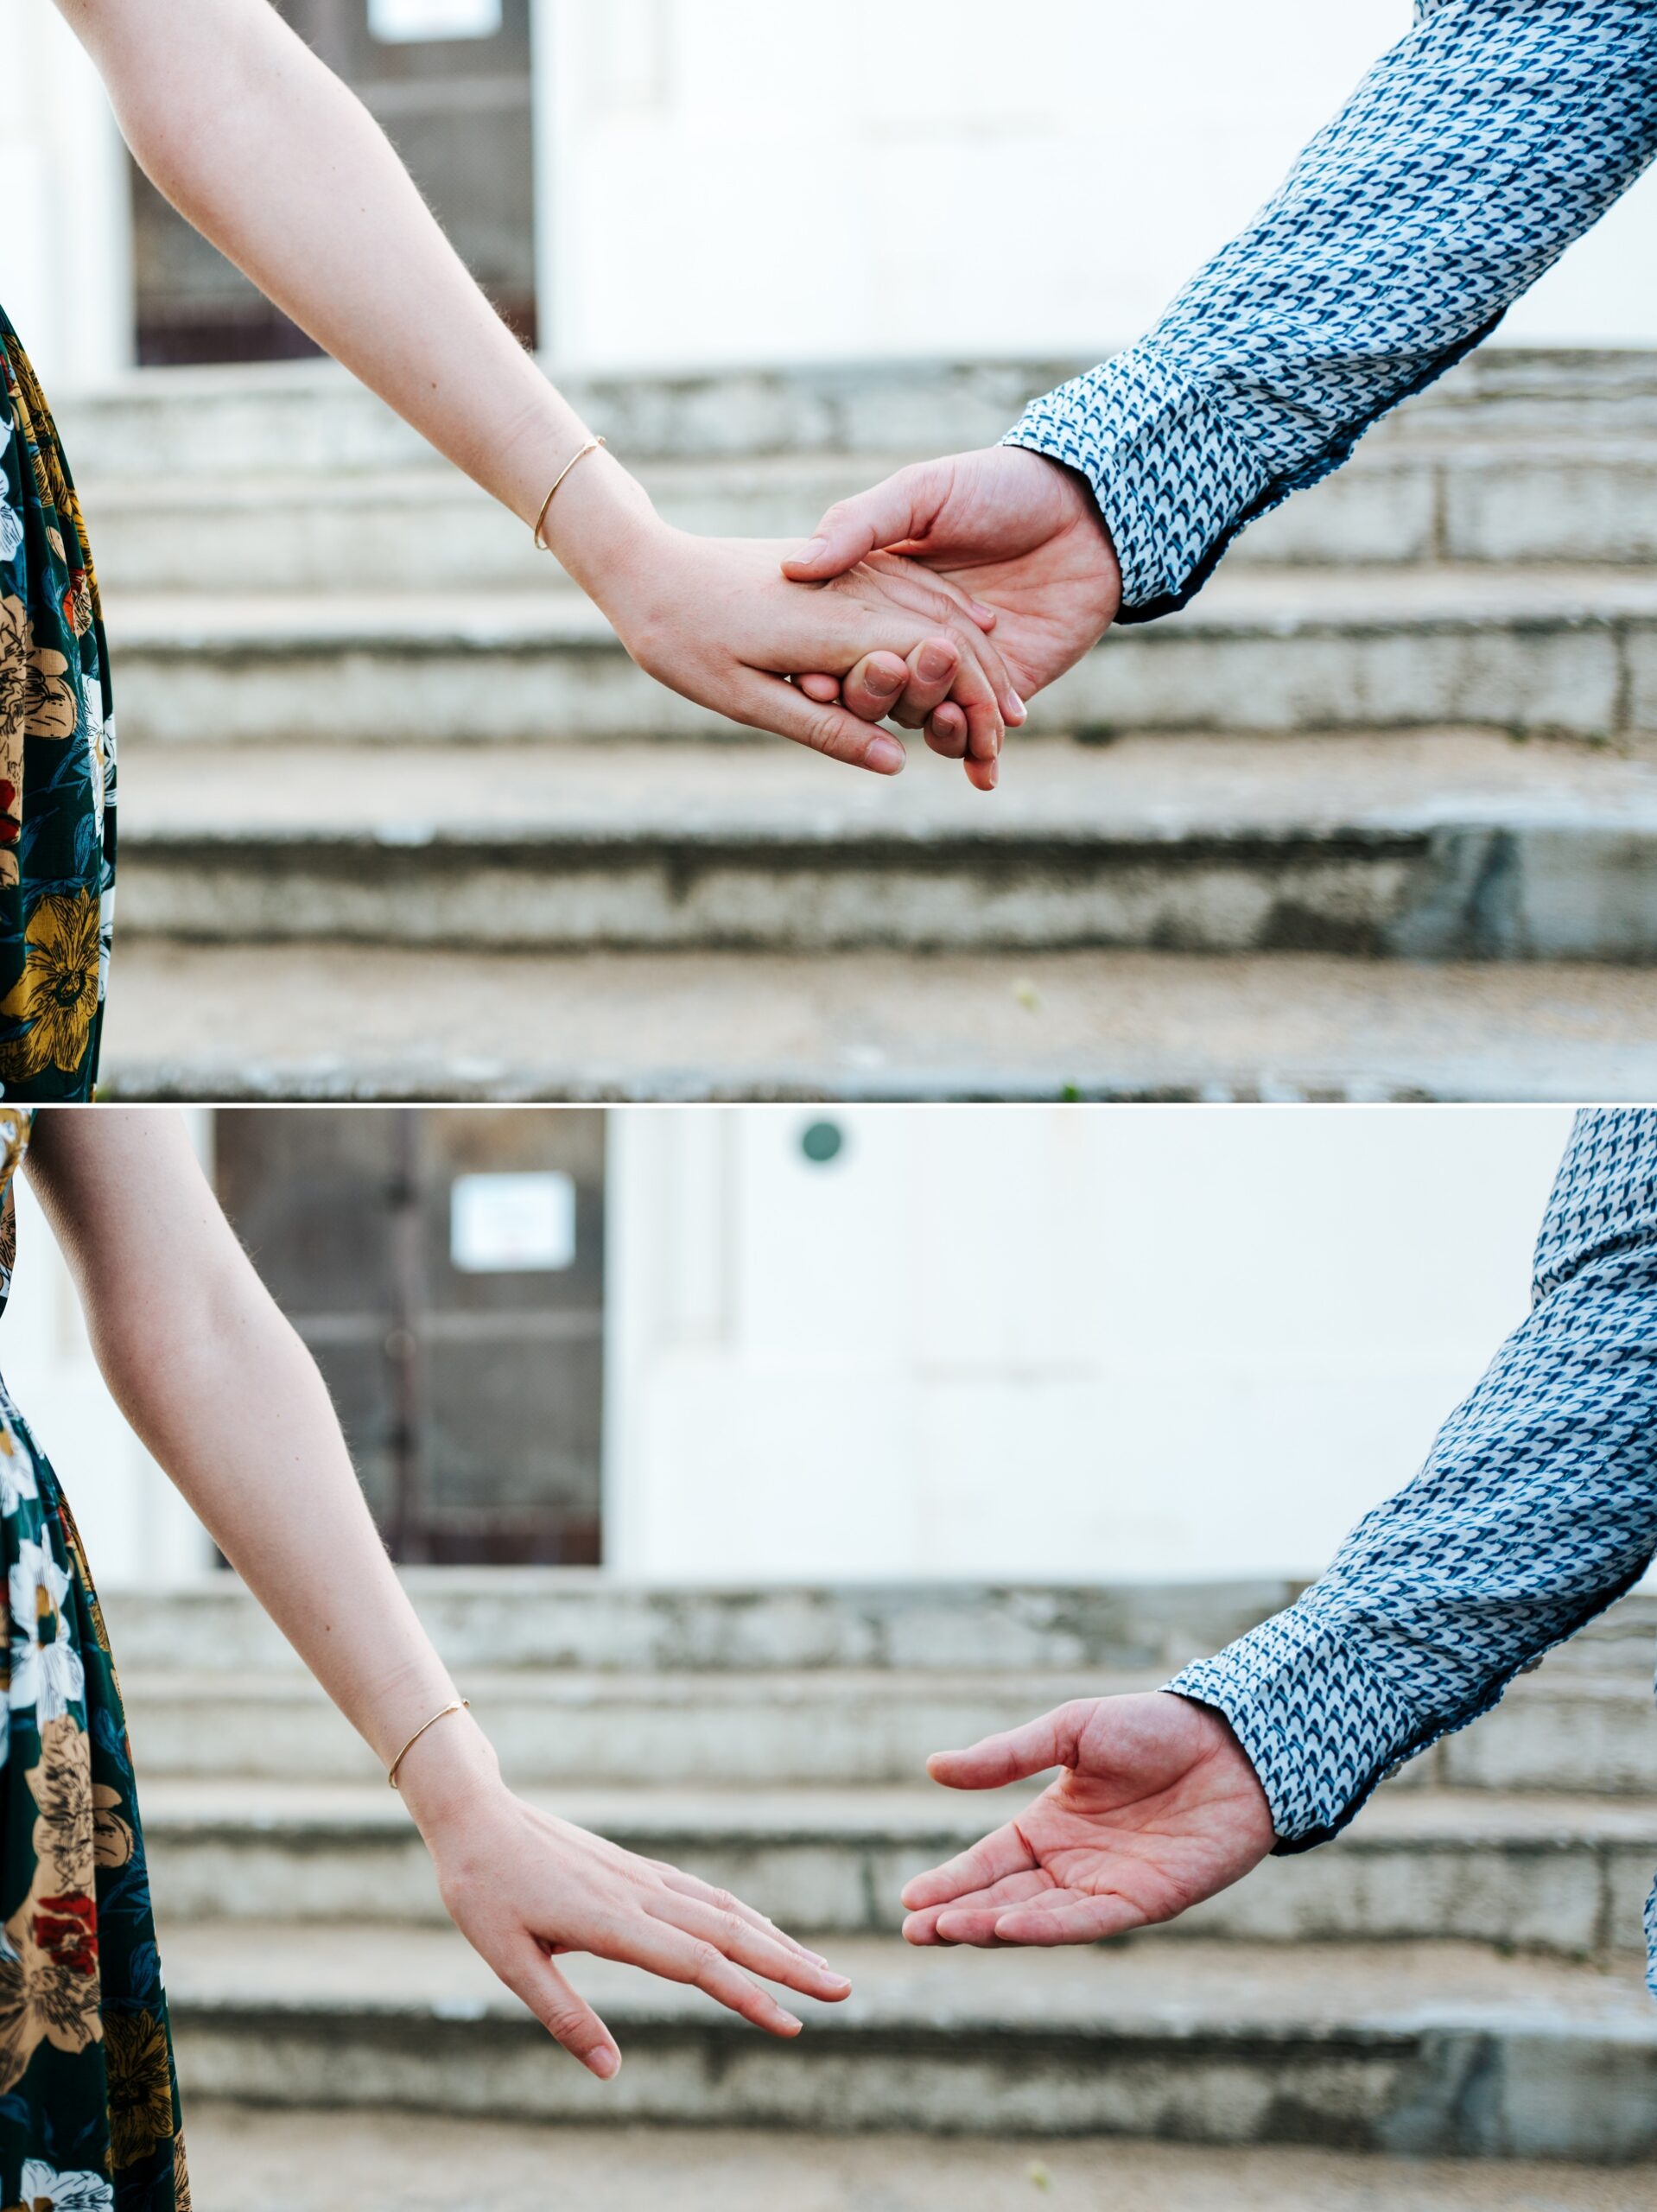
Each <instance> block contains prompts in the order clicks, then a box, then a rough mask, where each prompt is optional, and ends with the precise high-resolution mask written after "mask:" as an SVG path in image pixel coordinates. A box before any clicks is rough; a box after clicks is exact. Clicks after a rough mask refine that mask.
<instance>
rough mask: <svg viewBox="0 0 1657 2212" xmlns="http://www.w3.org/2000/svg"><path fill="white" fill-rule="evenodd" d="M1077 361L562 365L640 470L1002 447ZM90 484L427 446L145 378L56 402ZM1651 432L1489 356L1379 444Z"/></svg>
mask: <svg viewBox="0 0 1657 2212" xmlns="http://www.w3.org/2000/svg"><path fill="white" fill-rule="evenodd" d="M1087 366H1089V363H1088V362H1087V361H1085V360H1083V359H1068V360H1062V359H1042V360H1033V359H1006V360H1000V361H959V360H957V361H936V360H934V361H893V360H886V361H877V362H839V363H828V364H809V363H808V364H803V365H786V366H777V367H769V368H768V367H763V366H753V365H736V366H732V367H726V368H722V369H697V370H692V371H689V372H681V373H673V372H666V373H655V372H647V373H644V374H642V375H641V374H626V373H615V374H605V373H591V372H574V373H570V372H564V371H562V370H560V371H559V372H557V373H558V382H559V385H560V388H561V389H562V391H564V392H565V393H566V395H567V396H568V398H569V399H570V400H571V402H572V404H574V405H575V406H576V407H577V408H578V409H579V410H581V412H582V413H583V414H585V415H586V416H587V417H588V419H589V420H590V421H591V422H592V423H594V425H595V427H596V428H597V429H600V430H601V431H603V432H605V433H606V435H608V436H609V438H610V441H611V442H612V444H613V446H614V447H615V448H616V450H617V451H618V452H619V454H622V455H623V457H624V458H625V459H626V460H627V461H630V462H639V461H686V460H705V459H710V458H719V459H739V458H742V459H751V458H755V457H760V456H765V455H768V454H835V453H870V454H888V455H892V456H894V457H896V458H898V459H900V460H909V459H912V458H914V457H915V456H917V455H919V454H936V453H951V452H955V451H958V450H960V449H962V448H965V447H968V446H976V445H985V444H991V443H994V442H995V441H996V440H997V439H999V438H1000V436H1001V435H1002V434H1003V432H1004V431H1005V430H1006V429H1007V428H1008V426H1009V425H1010V424H1011V423H1013V422H1014V421H1016V420H1017V418H1018V416H1019V413H1020V412H1021V410H1022V409H1023V407H1024V405H1025V402H1026V401H1027V400H1028V399H1030V398H1031V397H1033V396H1034V395H1036V394H1037V393H1039V392H1044V391H1050V390H1051V388H1052V387H1053V386H1054V385H1057V384H1060V383H1063V381H1064V380H1065V378H1068V377H1070V376H1071V375H1074V374H1075V373H1076V372H1077V371H1078V370H1081V369H1083V368H1085V367H1087ZM56 412H57V419H58V423H59V427H60V430H61V432H62V435H63V438H64V442H65V444H66V446H67V449H68V451H69V454H70V456H71V459H72V462H73V466H74V467H75V468H76V470H77V472H78V474H79V476H80V477H81V478H82V479H83V480H85V481H86V483H88V484H92V483H94V482H96V481H97V480H98V479H99V478H100V477H101V478H118V477H121V476H130V475H132V474H135V473H143V474H149V475H152V476H156V477H159V478H172V477H177V476H187V477H191V478H196V479H208V480H211V479H213V478H215V477H220V476H224V475H225V474H238V473H245V472H248V471H255V472H258V473H262V474H268V475H283V474H290V473H298V474H324V475H329V476H336V475H339V474H344V473H349V472H354V471H359V470H377V469H379V470H383V469H388V468H401V467H409V466H411V465H414V466H418V465H420V463H421V462H422V461H425V460H426V459H428V458H429V455H428V449H427V448H425V447H424V446H423V445H422V442H421V441H420V440H419V439H418V438H417V437H416V435H415V434H414V432H413V431H412V430H410V429H408V427H407V426H406V425H405V424H403V423H400V422H399V421H398V420H397V417H396V416H394V415H393V414H392V413H391V412H390V410H389V409H388V408H386V407H384V406H383V405H382V404H381V403H380V402H379V401H378V400H377V399H375V398H374V397H372V396H371V394H370V393H368V392H367V391H365V390H364V389H363V388H362V387H361V386H360V385H356V384H354V383H353V382H352V380H351V379H350V378H348V377H347V376H346V375H345V373H344V372H342V371H341V370H340V369H338V368H336V367H335V366H334V365H333V363H331V362H326V361H317V362H283V363H279V364H270V365H263V366H259V367H238V368H230V369H222V368H220V369H171V370H147V371H143V372H140V373H138V374H136V375H135V376H132V377H130V378H125V379H124V380H123V381H121V382H120V383H118V384H117V385H115V386H113V387H111V389H108V390H106V391H101V392H98V393H92V394H85V395H77V396H74V397H68V396H67V395H60V402H59V404H58V407H57V410H56ZM1652 431H1657V372H1654V365H1653V358H1652V355H1651V353H1649V352H1637V351H1626V352H1624V351H1618V350H1616V349H1615V348H1604V349H1597V350H1593V351H1583V352H1569V351H1564V350H1559V349H1552V348H1537V347H1523V346H1503V345H1500V344H1498V345H1494V346H1484V347H1482V349H1481V350H1480V351H1479V352H1478V353H1476V354H1474V355H1473V356H1472V357H1471V358H1470V359H1469V360H1467V361H1464V362H1463V363H1462V364H1461V365H1459V366H1458V367H1457V368H1456V369H1454V370H1452V371H1451V373H1450V374H1449V375H1448V376H1446V377H1444V378H1442V379H1441V380H1440V381H1439V382H1438V383H1437V384H1435V385H1432V386H1431V387H1430V388H1429V389H1428V390H1427V391H1425V392H1422V393H1419V394H1418V395H1417V397H1415V398H1413V399H1412V400H1411V401H1409V402H1408V403H1407V404H1406V405H1405V406H1404V407H1402V408H1400V409H1399V410H1397V411H1396V412H1395V413H1394V414H1393V415H1391V416H1387V418H1386V420H1385V421H1384V422H1382V423H1381V424H1380V425H1379V426H1378V427H1377V429H1375V430H1374V432H1373V433H1372V434H1371V438H1370V440H1369V441H1368V443H1372V444H1375V445H1392V444H1402V443H1407V442H1412V441H1413V440H1415V439H1416V438H1418V437H1421V438H1425V439H1427V440H1429V441H1432V440H1438V441H1445V440H1455V441H1457V442H1478V441H1480V440H1489V439H1492V438H1495V439H1503V440H1508V441H1510V442H1520V441H1524V440H1532V439H1535V438H1538V437H1544V438H1545V437H1547V436H1562V435H1580V436H1584V437H1594V438H1610V437H1620V436H1641V435H1646V434H1647V433H1650V432H1652Z"/></svg>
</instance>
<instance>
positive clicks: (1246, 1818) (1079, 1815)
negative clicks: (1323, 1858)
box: [903, 1690, 1273, 1948]
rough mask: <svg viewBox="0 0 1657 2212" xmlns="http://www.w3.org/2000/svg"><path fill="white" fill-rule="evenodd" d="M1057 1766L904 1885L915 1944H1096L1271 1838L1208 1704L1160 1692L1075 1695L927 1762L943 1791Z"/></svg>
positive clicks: (1258, 1796) (1185, 1901) (1177, 1899)
mask: <svg viewBox="0 0 1657 2212" xmlns="http://www.w3.org/2000/svg"><path fill="white" fill-rule="evenodd" d="M1051 1766H1062V1767H1063V1769H1064V1772H1063V1774H1062V1775H1060V1777H1058V1779H1057V1781H1056V1782H1054V1783H1051V1784H1050V1785H1049V1787H1048V1788H1047V1789H1044V1790H1043V1791H1042V1793H1041V1795H1040V1796H1039V1797H1038V1798H1037V1799H1036V1800H1035V1801H1034V1802H1033V1803H1032V1804H1031V1805H1030V1806H1029V1808H1027V1809H1026V1810H1025V1812H1023V1813H1021V1814H1020V1815H1019V1817H1018V1818H1017V1819H1016V1820H1014V1821H1008V1823H1007V1825H1006V1827H1001V1828H997V1829H996V1830H995V1831H994V1834H991V1835H987V1836H986V1837H985V1838H984V1839H983V1840H982V1842H981V1843H975V1845H974V1846H973V1847H972V1848H971V1850H970V1851H964V1852H962V1853H961V1855H960V1857H959V1858H957V1859H950V1860H949V1863H948V1865H947V1866H937V1867H935V1868H934V1869H933V1870H932V1872H930V1874H917V1876H916V1878H915V1879H914V1880H913V1881H912V1882H911V1883H910V1884H909V1885H908V1886H907V1887H906V1888H905V1891H904V1893H903V1902H904V1904H905V1907H906V1909H907V1910H908V1914H909V1917H908V1919H907V1920H905V1923H904V1936H905V1940H906V1941H907V1942H911V1943H971V1944H975V1945H978V1946H980V1947H981V1948H994V1946H996V1945H998V1944H1002V1943H1024V1944H1036V1943H1094V1942H1098V1941H1099V1940H1100V1939H1101V1937H1103V1936H1120V1935H1121V1934H1122V1933H1123V1932H1124V1931H1125V1930H1126V1929H1130V1928H1143V1927H1145V1926H1146V1925H1147V1924H1149V1923H1152V1922H1156V1921H1160V1920H1172V1919H1173V1918H1174V1917H1175V1916H1176V1915H1177V1914H1178V1913H1182V1912H1184V1910H1185V1909H1186V1907H1187V1906H1188V1905H1193V1904H1201V1902H1202V1900H1203V1898H1204V1897H1212V1896H1213V1895H1214V1893H1215V1891H1216V1890H1223V1889H1227V1888H1228V1887H1229V1886H1230V1885H1231V1884H1232V1883H1233V1882H1235V1881H1238V1880H1240V1879H1241V1877H1242V1876H1243V1875H1245V1874H1246V1873H1248V1871H1249V1870H1250V1868H1251V1867H1254V1866H1258V1865H1259V1863H1260V1860H1261V1859H1264V1858H1265V1857H1266V1855H1267V1853H1268V1852H1269V1851H1270V1850H1271V1848H1272V1842H1273V1833H1272V1815H1271V1812H1270V1809H1269V1808H1268V1807H1267V1802H1266V1794H1265V1792H1264V1791H1263V1790H1262V1789H1261V1788H1260V1783H1259V1781H1258V1780H1257V1779H1256V1777H1255V1774H1254V1768H1253V1767H1252V1766H1251V1765H1250V1764H1249V1763H1248V1758H1246V1757H1245V1755H1244V1753H1243V1751H1242V1749H1241V1746H1240V1745H1239V1744H1238V1742H1237V1739H1236V1738H1235V1736H1234V1735H1233V1734H1232V1732H1231V1730H1230V1728H1229V1727H1228V1726H1227V1724H1226V1722H1225V1721H1224V1720H1223V1719H1222V1718H1221V1717H1220V1715H1219V1714H1218V1713H1212V1712H1210V1711H1209V1709H1208V1708H1207V1707H1205V1706H1199V1705H1193V1704H1191V1703H1190V1701H1189V1700H1187V1699H1185V1698H1182V1697H1174V1696H1172V1695H1171V1694H1169V1693H1168V1692H1166V1691H1163V1690H1158V1691H1154V1692H1152V1693H1151V1694H1148V1695H1142V1696H1132V1697H1100V1698H1080V1699H1078V1700H1076V1702H1075V1703H1074V1704H1072V1705H1062V1706H1060V1707H1059V1708H1058V1710H1057V1712H1056V1713H1047V1714H1045V1715H1044V1717H1043V1718H1042V1719H1039V1720H1032V1721H1030V1722H1029V1723H1028V1724H1027V1725H1026V1726H1024V1727H1022V1728H1015V1729H1013V1730H1012V1731H1011V1732H1009V1733H1008V1734H1006V1735H1005V1736H990V1737H987V1738H986V1739H985V1741H984V1742H983V1743H981V1744H976V1745H974V1746H973V1748H972V1749H971V1750H970V1751H939V1752H937V1753H936V1754H935V1755H934V1756H933V1757H932V1758H930V1759H929V1760H928V1761H927V1771H928V1772H929V1773H930V1775H931V1777H932V1779H933V1780H934V1781H935V1782H941V1783H943V1784H944V1786H945V1788H946V1789H1000V1787H1001V1786H1002V1785H1003V1784H1005V1783H1009V1782H1017V1781H1020V1780H1022V1779H1023V1778H1025V1777H1027V1776H1030V1775H1035V1774H1041V1773H1044V1772H1045V1770H1047V1769H1048V1768H1049V1767H1051Z"/></svg>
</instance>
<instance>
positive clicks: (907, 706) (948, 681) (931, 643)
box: [891, 637, 961, 729]
mask: <svg viewBox="0 0 1657 2212" xmlns="http://www.w3.org/2000/svg"><path fill="white" fill-rule="evenodd" d="M960 665H961V654H960V651H959V649H958V648H957V646H956V645H955V640H954V639H953V638H945V637H937V638H927V639H924V640H923V641H922V643H921V644H919V645H917V646H916V648H915V650H914V652H912V653H911V654H910V655H909V657H908V659H907V660H906V661H905V664H904V687H903V696H902V697H901V698H899V699H898V701H897V702H896V704H895V705H894V706H893V707H892V709H891V713H892V720H893V721H897V722H900V723H901V724H902V725H903V727H904V728H905V729H924V728H925V727H926V725H927V723H928V722H929V721H930V720H931V717H932V715H934V713H935V712H936V710H937V709H938V708H940V707H941V706H942V705H943V702H944V701H945V700H946V699H947V698H948V697H949V691H950V688H951V686H952V685H953V684H954V683H955V671H956V670H957V669H958V668H959V667H960Z"/></svg>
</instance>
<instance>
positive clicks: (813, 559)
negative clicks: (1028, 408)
mask: <svg viewBox="0 0 1657 2212" xmlns="http://www.w3.org/2000/svg"><path fill="white" fill-rule="evenodd" d="M793 557H794V563H795V566H796V567H797V568H801V569H815V568H816V565H817V563H818V562H819V561H823V560H826V559H827V558H828V539H827V538H826V537H813V538H810V539H809V540H808V541H807V543H805V544H803V545H802V546H801V548H800V550H799V551H798V552H797V554H795V556H793Z"/></svg>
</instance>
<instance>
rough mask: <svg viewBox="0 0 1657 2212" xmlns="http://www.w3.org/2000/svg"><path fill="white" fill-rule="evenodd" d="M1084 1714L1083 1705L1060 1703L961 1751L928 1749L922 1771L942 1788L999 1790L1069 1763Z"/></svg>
mask: <svg viewBox="0 0 1657 2212" xmlns="http://www.w3.org/2000/svg"><path fill="white" fill-rule="evenodd" d="M1085 1710H1086V1707H1085V1706H1083V1705H1061V1706H1058V1707H1055V1709H1054V1710H1053V1711H1052V1712H1051V1713H1043V1714H1042V1715H1041V1717H1040V1718H1039V1719H1036V1720H1027V1721H1025V1724H1024V1726H1023V1727H1022V1728H1009V1729H1007V1730H1006V1731H1005V1732H1004V1733H1002V1734H1001V1735H999V1736H986V1737H985V1738H984V1739H983V1741H982V1742H981V1743H979V1744H974V1745H970V1746H969V1748H968V1750H966V1751H934V1752H933V1754H932V1756H931V1758H930V1759H928V1761H927V1762H926V1771H927V1772H928V1774H930V1776H931V1777H932V1779H933V1781H934V1782H941V1783H943V1786H944V1788H945V1789H1001V1788H1002V1787H1003V1786H1004V1785H1005V1784H1006V1783H1009V1782H1024V1781H1027V1780H1028V1779H1029V1777H1031V1776H1032V1775H1036V1774H1044V1773H1045V1772H1046V1771H1047V1770H1048V1768H1049V1767H1054V1766H1070V1765H1073V1764H1075V1751H1076V1738H1077V1736H1078V1734H1079V1733H1080V1729H1081V1721H1082V1715H1083V1713H1085Z"/></svg>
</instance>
